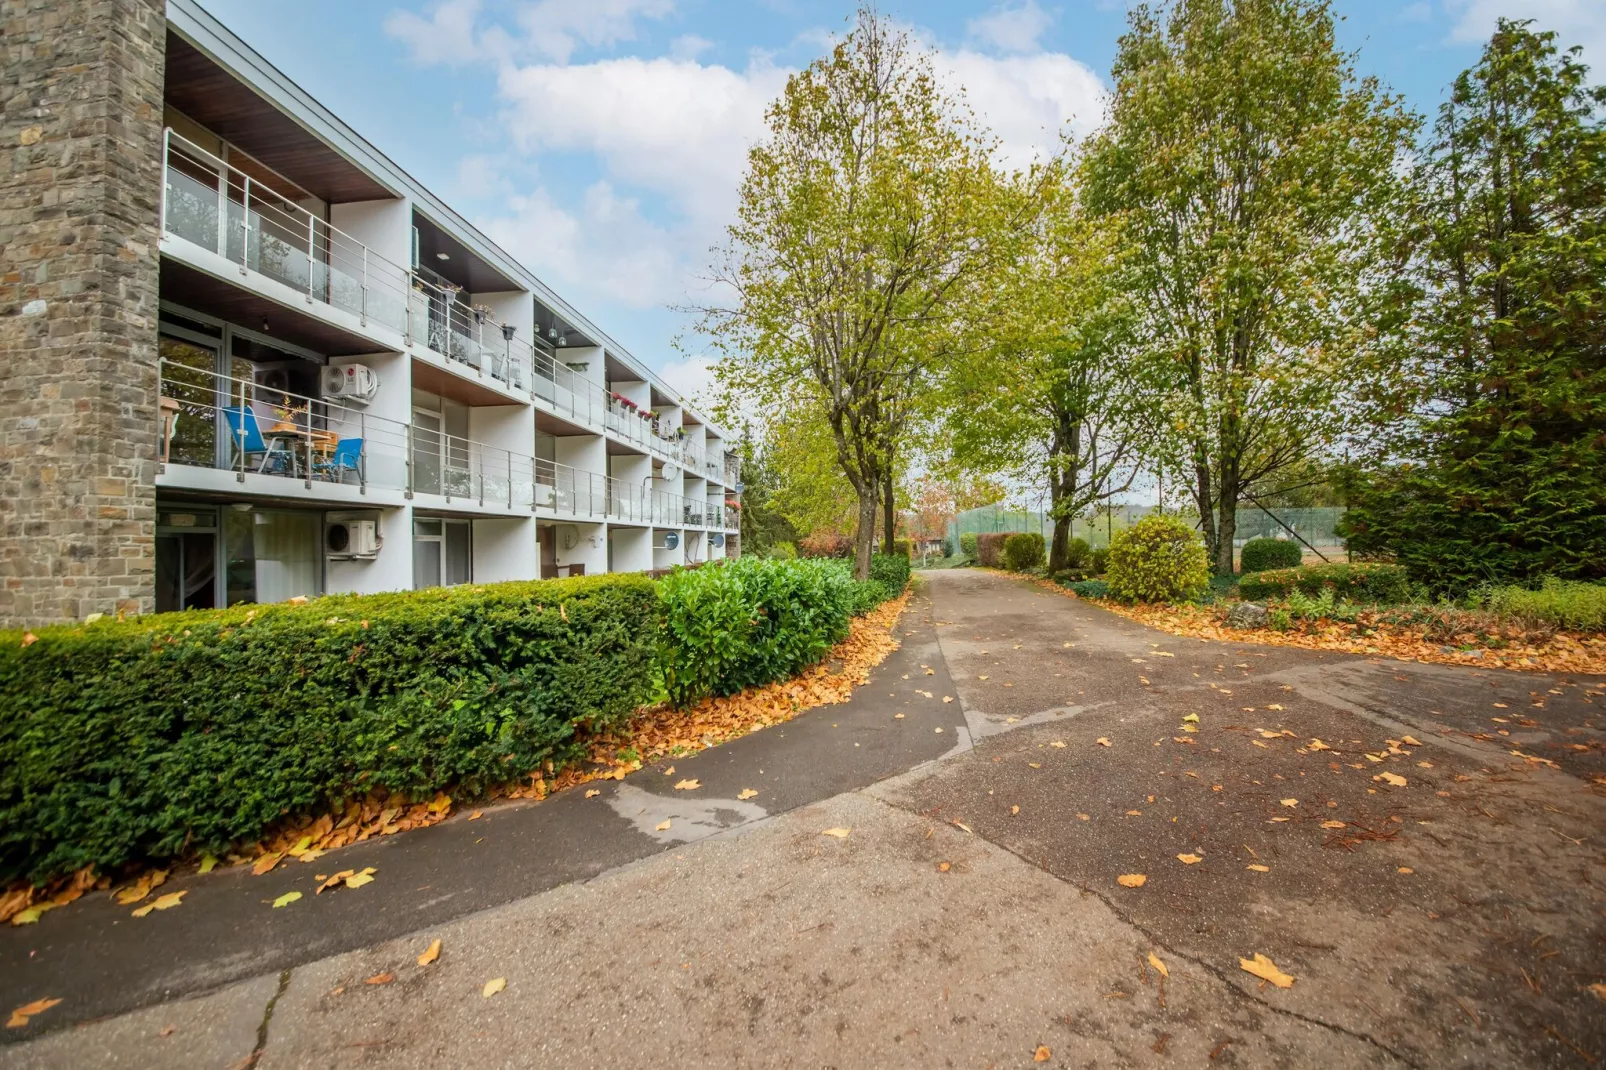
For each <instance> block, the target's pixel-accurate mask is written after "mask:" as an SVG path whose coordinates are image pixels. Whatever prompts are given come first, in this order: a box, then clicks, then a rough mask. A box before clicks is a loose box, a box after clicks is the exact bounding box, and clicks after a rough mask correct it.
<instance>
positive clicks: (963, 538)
mask: <svg viewBox="0 0 1606 1070" xmlns="http://www.w3.org/2000/svg"><path fill="white" fill-rule="evenodd" d="M978 538H979V536H978V535H977V534H976V533H975V532H974V531H966V532H961V533H960V535H959V552H960V553H962V554H964V555H965V556H966V557H968V558H970V559H971V560H972V561H974V560H976V553H977V543H976V540H977V539H978Z"/></svg>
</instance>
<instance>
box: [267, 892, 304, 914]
mask: <svg viewBox="0 0 1606 1070" xmlns="http://www.w3.org/2000/svg"><path fill="white" fill-rule="evenodd" d="M300 898H301V893H300V892H285V893H284V894H283V895H281V896H280V897H279V898H277V899H275V900H274V901H273V909H275V910H277V909H279V908H280V907H287V906H289V905H290V904H291V903H294V902H295V901H296V900H297V899H300Z"/></svg>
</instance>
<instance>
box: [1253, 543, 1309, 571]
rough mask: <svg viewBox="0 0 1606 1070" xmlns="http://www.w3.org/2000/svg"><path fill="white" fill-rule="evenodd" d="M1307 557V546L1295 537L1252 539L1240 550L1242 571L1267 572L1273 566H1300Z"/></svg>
mask: <svg viewBox="0 0 1606 1070" xmlns="http://www.w3.org/2000/svg"><path fill="white" fill-rule="evenodd" d="M1304 559H1305V548H1304V547H1303V546H1301V545H1299V543H1297V542H1295V541H1294V540H1293V539H1266V538H1260V539H1250V540H1249V541H1248V542H1246V543H1244V548H1243V549H1242V550H1239V551H1238V569H1239V571H1241V572H1265V571H1266V570H1267V569H1273V568H1298V567H1299V563H1300V562H1301V561H1303V560H1304Z"/></svg>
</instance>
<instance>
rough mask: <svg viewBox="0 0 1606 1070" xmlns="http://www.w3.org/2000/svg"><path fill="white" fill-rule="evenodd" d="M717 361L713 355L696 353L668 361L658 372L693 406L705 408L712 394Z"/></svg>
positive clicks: (711, 398)
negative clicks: (681, 358) (682, 358)
mask: <svg viewBox="0 0 1606 1070" xmlns="http://www.w3.org/2000/svg"><path fill="white" fill-rule="evenodd" d="M718 363H719V362H718V361H717V360H715V359H714V358H713V357H710V356H706V355H698V356H693V357H687V358H685V359H684V360H675V361H670V362H669V363H668V364H665V365H664V366H663V367H662V368H661V369H659V372H658V374H659V375H661V376H663V379H664V382H666V383H668V384H669V386H670V388H671V389H673V390H674V391H675V393H677V394H679V395H680V396H681V397H683V398H685V399H686V400H687V401H689V402H691V403H692V404H693V405H694V406H696V407H698V408H700V409H705V410H706V408H707V406H708V404H709V403H710V402H711V401H712V400H713V396H714V389H713V388H714V367H715V365H717V364H718Z"/></svg>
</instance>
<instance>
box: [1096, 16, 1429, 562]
mask: <svg viewBox="0 0 1606 1070" xmlns="http://www.w3.org/2000/svg"><path fill="white" fill-rule="evenodd" d="M1113 75H1114V81H1115V89H1114V95H1113V99H1112V101H1111V113H1110V122H1109V123H1108V125H1107V127H1106V128H1105V129H1104V130H1103V131H1102V132H1101V133H1100V134H1099V135H1098V136H1097V137H1096V139H1095V141H1094V144H1093V146H1092V151H1091V154H1090V159H1089V163H1090V167H1089V174H1090V179H1091V180H1090V183H1089V186H1088V203H1089V205H1090V206H1091V207H1092V208H1093V210H1095V211H1097V212H1099V213H1102V214H1106V215H1108V216H1109V217H1110V218H1111V219H1112V220H1114V221H1116V222H1117V223H1118V225H1119V227H1120V231H1121V242H1122V243H1123V245H1124V246H1125V247H1126V248H1127V249H1129V250H1130V254H1131V255H1130V258H1129V259H1128V260H1127V262H1126V266H1125V270H1124V285H1126V286H1128V287H1129V288H1130V291H1131V293H1132V295H1133V297H1134V299H1135V300H1137V301H1138V302H1139V303H1140V305H1141V307H1142V309H1143V319H1142V323H1141V324H1140V327H1139V337H1138V343H1137V344H1138V345H1139V347H1140V351H1141V353H1142V354H1143V355H1144V356H1145V357H1146V358H1147V359H1148V360H1149V361H1150V362H1151V364H1152V366H1153V367H1154V368H1155V369H1156V370H1157V372H1158V374H1159V375H1160V376H1161V377H1162V378H1164V379H1165V380H1166V381H1167V387H1166V389H1165V390H1164V391H1163V392H1162V393H1161V394H1159V395H1158V399H1159V404H1158V406H1157V409H1156V411H1157V412H1158V413H1161V414H1163V415H1164V417H1165V420H1164V421H1163V422H1161V421H1157V426H1158V427H1159V428H1160V429H1161V430H1162V431H1164V432H1165V433H1164V435H1163V436H1160V437H1157V439H1156V441H1155V445H1156V447H1157V448H1158V449H1160V450H1161V451H1163V453H1164V457H1163V461H1164V465H1165V468H1166V469H1167V470H1172V471H1179V472H1182V473H1185V474H1186V477H1187V481H1188V483H1189V486H1190V490H1191V492H1192V496H1193V498H1194V500H1195V502H1196V503H1197V505H1198V508H1199V513H1200V517H1201V526H1202V528H1203V531H1204V536H1205V541H1206V545H1207V547H1208V548H1209V551H1210V554H1211V557H1212V560H1213V563H1214V568H1215V569H1216V571H1218V572H1220V573H1230V572H1232V571H1233V564H1234V561H1233V539H1234V535H1235V514H1236V510H1237V507H1238V503H1239V500H1240V498H1241V496H1242V492H1243V489H1244V488H1245V487H1246V486H1259V487H1263V488H1264V487H1267V486H1269V485H1270V483H1271V481H1272V480H1274V479H1275V478H1276V477H1277V476H1278V475H1279V474H1280V473H1283V472H1286V471H1288V470H1290V469H1293V468H1295V467H1296V466H1299V465H1300V464H1302V463H1303V462H1307V461H1308V460H1310V459H1311V458H1312V457H1313V456H1317V455H1320V454H1321V453H1323V451H1324V450H1325V449H1327V448H1328V447H1329V446H1330V445H1331V444H1332V443H1334V442H1335V441H1336V440H1337V439H1338V438H1339V437H1340V435H1341V434H1342V432H1343V430H1344V419H1343V416H1344V414H1345V413H1347V412H1348V411H1350V408H1351V407H1350V406H1348V405H1347V404H1346V400H1345V395H1346V392H1347V390H1348V387H1349V386H1350V384H1351V383H1353V382H1355V381H1356V380H1357V378H1358V375H1357V371H1358V365H1359V364H1360V363H1361V362H1364V361H1366V360H1368V359H1370V353H1371V350H1372V348H1373V346H1374V344H1375V342H1374V340H1375V333H1374V318H1375V313H1376V310H1377V306H1378V302H1379V300H1380V295H1381V294H1382V293H1384V292H1385V291H1386V289H1387V278H1386V276H1387V269H1388V266H1389V265H1390V263H1391V261H1390V258H1389V256H1388V249H1387V248H1386V247H1385V246H1384V242H1385V240H1386V238H1387V236H1388V234H1389V233H1390V228H1389V225H1388V223H1389V221H1390V220H1391V219H1392V218H1393V216H1394V214H1395V213H1396V212H1397V210H1398V205H1399V198H1400V186H1401V183H1400V182H1399V181H1398V176H1399V174H1400V173H1401V171H1402V169H1403V168H1402V161H1403V159H1404V157H1405V154H1406V153H1407V151H1408V150H1409V147H1410V139H1411V136H1412V132H1413V129H1414V120H1413V119H1412V118H1411V117H1410V116H1409V115H1408V114H1407V113H1406V112H1405V111H1404V110H1403V109H1402V108H1401V107H1400V106H1399V104H1398V102H1397V101H1396V100H1395V99H1394V98H1392V97H1391V96H1389V95H1388V94H1386V93H1385V92H1384V91H1383V90H1382V89H1381V88H1380V87H1379V86H1378V85H1377V83H1376V82H1375V81H1373V80H1372V79H1360V78H1358V77H1357V76H1356V75H1355V73H1354V69H1353V66H1352V57H1351V56H1350V55H1347V54H1345V53H1342V52H1340V51H1339V50H1338V49H1337V47H1336V46H1335V43H1334V39H1333V16H1332V12H1331V10H1330V8H1329V6H1328V4H1327V3H1324V2H1321V0H1179V2H1178V3H1176V4H1175V5H1174V6H1172V7H1170V8H1169V9H1168V10H1167V11H1166V12H1165V13H1164V14H1160V13H1157V12H1156V11H1154V10H1153V9H1151V8H1149V7H1148V6H1139V7H1137V8H1135V9H1134V10H1133V11H1132V12H1131V13H1130V15H1129V17H1128V31H1127V33H1126V34H1125V35H1124V36H1123V37H1122V38H1121V41H1120V47H1119V52H1118V55H1117V58H1116V61H1115V66H1114V71H1113Z"/></svg>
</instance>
